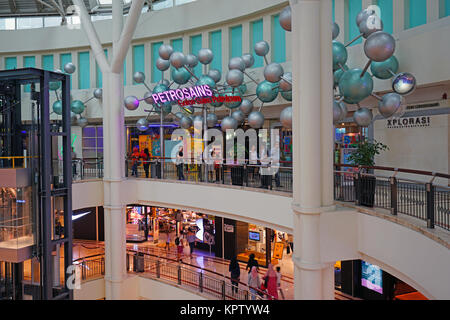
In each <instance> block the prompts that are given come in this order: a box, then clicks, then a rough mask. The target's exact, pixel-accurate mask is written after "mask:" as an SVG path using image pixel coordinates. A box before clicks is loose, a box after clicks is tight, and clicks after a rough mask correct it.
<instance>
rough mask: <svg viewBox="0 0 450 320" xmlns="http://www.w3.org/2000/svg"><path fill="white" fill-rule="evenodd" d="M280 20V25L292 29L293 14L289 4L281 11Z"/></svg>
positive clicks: (288, 29) (287, 29)
mask: <svg viewBox="0 0 450 320" xmlns="http://www.w3.org/2000/svg"><path fill="white" fill-rule="evenodd" d="M279 21H280V26H281V27H282V28H283V29H284V30H286V31H291V30H292V26H291V22H292V14H291V7H290V6H287V7H286V8H284V9H283V11H281V13H280V15H279Z"/></svg>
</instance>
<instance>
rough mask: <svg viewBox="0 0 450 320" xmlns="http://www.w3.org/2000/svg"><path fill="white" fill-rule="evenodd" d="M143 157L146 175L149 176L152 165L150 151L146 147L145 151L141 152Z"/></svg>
mask: <svg viewBox="0 0 450 320" xmlns="http://www.w3.org/2000/svg"><path fill="white" fill-rule="evenodd" d="M141 158H142V164H143V166H144V171H145V177H146V178H148V168H149V166H150V153H149V152H148V148H145V149H144V151H142V152H141Z"/></svg>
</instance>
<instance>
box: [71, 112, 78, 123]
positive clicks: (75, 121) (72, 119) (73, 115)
mask: <svg viewBox="0 0 450 320" xmlns="http://www.w3.org/2000/svg"><path fill="white" fill-rule="evenodd" d="M70 122H71V123H72V124H74V123H77V114H76V113H75V112H73V111H70Z"/></svg>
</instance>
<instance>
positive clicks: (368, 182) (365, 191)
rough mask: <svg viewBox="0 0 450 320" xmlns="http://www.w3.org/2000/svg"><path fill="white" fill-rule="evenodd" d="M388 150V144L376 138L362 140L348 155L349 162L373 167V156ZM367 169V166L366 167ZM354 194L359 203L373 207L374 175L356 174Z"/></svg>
mask: <svg viewBox="0 0 450 320" xmlns="http://www.w3.org/2000/svg"><path fill="white" fill-rule="evenodd" d="M386 150H389V148H388V146H386V145H385V144H383V143H381V142H378V141H376V140H373V141H369V140H367V139H365V140H362V141H361V142H360V143H359V145H358V148H356V150H355V151H354V152H353V153H352V154H351V155H350V156H349V157H348V160H349V162H350V163H351V164H354V165H359V166H368V167H373V166H374V165H375V156H376V155H378V154H380V153H381V152H382V151H386ZM366 170H367V171H368V168H366ZM354 186H355V195H356V200H357V201H358V204H359V205H362V206H367V207H373V205H374V202H375V187H376V178H375V177H374V176H367V175H358V176H357V177H355V178H354Z"/></svg>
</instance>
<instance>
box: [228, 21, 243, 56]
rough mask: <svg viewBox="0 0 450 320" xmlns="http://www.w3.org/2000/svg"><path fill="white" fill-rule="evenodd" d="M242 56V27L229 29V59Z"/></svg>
mask: <svg viewBox="0 0 450 320" xmlns="http://www.w3.org/2000/svg"><path fill="white" fill-rule="evenodd" d="M241 56H242V26H236V27H232V28H231V29H230V58H234V57H241Z"/></svg>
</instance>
